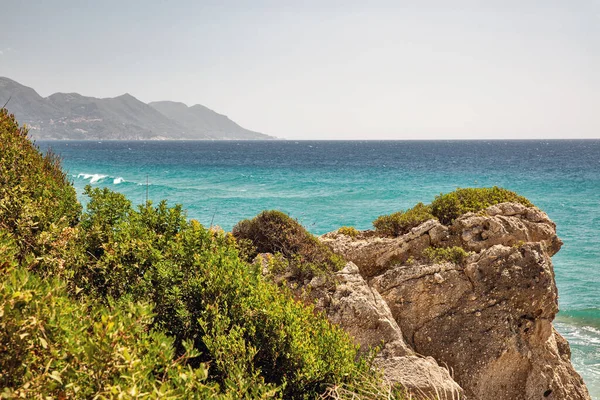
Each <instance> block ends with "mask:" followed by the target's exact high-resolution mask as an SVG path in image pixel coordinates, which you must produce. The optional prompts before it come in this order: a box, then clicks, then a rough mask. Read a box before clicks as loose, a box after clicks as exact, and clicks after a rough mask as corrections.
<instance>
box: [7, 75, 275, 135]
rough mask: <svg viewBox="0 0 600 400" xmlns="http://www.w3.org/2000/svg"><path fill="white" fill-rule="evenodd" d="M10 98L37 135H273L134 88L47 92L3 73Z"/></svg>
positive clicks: (13, 109) (10, 103)
mask: <svg viewBox="0 0 600 400" xmlns="http://www.w3.org/2000/svg"><path fill="white" fill-rule="evenodd" d="M9 99H10V101H9ZM7 101H8V104H7V105H6V108H7V109H8V110H9V111H10V112H11V113H13V114H15V116H16V117H17V118H18V119H19V121H22V122H23V123H25V124H27V125H28V127H29V133H30V136H31V137H32V138H34V139H73V140H160V139H162V140H178V139H185V140H202V139H231V140H256V139H272V137H270V136H268V135H265V134H262V133H258V132H253V131H250V130H247V129H245V128H242V127H241V126H239V125H238V124H236V123H235V122H233V121H231V120H230V119H229V118H228V117H226V116H224V115H221V114H219V113H217V112H215V111H213V110H210V109H209V108H206V107H204V106H202V105H195V106H192V107H187V106H186V105H185V104H183V103H174V102H166V101H165V102H155V103H150V104H146V103H144V102H142V101H140V100H138V99H136V98H135V97H133V96H132V95H130V94H124V95H121V96H118V97H114V98H104V99H99V98H95V97H87V96H83V95H80V94H78V93H55V94H53V95H51V96H48V97H45V98H44V97H42V96H40V95H39V94H38V93H37V92H36V91H35V90H34V89H32V88H30V87H27V86H24V85H22V84H20V83H18V82H15V81H13V80H11V79H8V78H4V77H0V103H1V104H0V105H3V104H4V103H6V102H7Z"/></svg>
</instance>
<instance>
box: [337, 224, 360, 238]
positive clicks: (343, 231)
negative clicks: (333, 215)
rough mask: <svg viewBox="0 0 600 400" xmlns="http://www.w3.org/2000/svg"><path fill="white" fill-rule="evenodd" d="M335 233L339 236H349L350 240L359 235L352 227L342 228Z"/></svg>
mask: <svg viewBox="0 0 600 400" xmlns="http://www.w3.org/2000/svg"><path fill="white" fill-rule="evenodd" d="M337 231H338V233H339V234H342V235H346V236H350V237H351V238H355V237H357V236H358V235H359V234H360V232H359V231H358V230H357V229H356V228H354V227H352V226H342V227H341V228H339V229H338V230H337Z"/></svg>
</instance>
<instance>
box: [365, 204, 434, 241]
mask: <svg viewBox="0 0 600 400" xmlns="http://www.w3.org/2000/svg"><path fill="white" fill-rule="evenodd" d="M435 218H436V217H435V216H434V215H433V214H432V213H431V207H430V206H426V205H424V204H423V203H419V204H417V205H416V206H414V207H413V208H411V209H409V210H406V211H399V212H396V213H393V214H390V215H381V216H379V217H378V218H377V219H376V220H375V221H373V226H374V227H375V231H377V232H378V233H380V234H383V235H386V236H400V235H403V234H405V233H407V232H409V231H410V230H411V229H412V228H414V227H416V226H419V225H421V224H422V223H423V222H425V221H427V220H430V219H435Z"/></svg>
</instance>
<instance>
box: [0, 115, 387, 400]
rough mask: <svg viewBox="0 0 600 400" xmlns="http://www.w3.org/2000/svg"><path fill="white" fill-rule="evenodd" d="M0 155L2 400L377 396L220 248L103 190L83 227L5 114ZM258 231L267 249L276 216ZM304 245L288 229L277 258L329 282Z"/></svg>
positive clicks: (346, 346) (352, 363) (322, 264)
mask: <svg viewBox="0 0 600 400" xmlns="http://www.w3.org/2000/svg"><path fill="white" fill-rule="evenodd" d="M0 146H2V147H1V150H2V151H1V152H0V168H1V169H0V171H1V172H2V173H1V174H0V179H1V181H0V205H1V207H0V393H1V396H2V397H3V398H14V397H32V398H46V397H53V398H87V397H97V398H113V397H118V398H134V397H135V398H138V397H139V398H182V399H183V398H186V399H187V398H229V399H239V398H273V397H275V398H279V397H285V398H292V399H293V398H317V397H318V396H320V395H321V394H323V393H325V392H326V390H327V389H328V388H330V387H332V386H335V385H344V386H347V387H351V388H353V389H355V390H356V391H357V392H361V391H364V390H369V391H372V390H371V388H373V387H374V386H379V387H380V386H381V382H380V380H379V377H378V375H377V374H376V373H375V372H373V371H372V370H371V369H370V366H369V363H368V362H367V361H366V360H364V359H360V358H359V357H358V353H357V348H356V347H355V346H354V345H353V344H352V342H351V340H350V338H349V337H348V335H347V334H346V333H345V332H343V331H342V330H341V329H339V328H337V327H335V326H333V325H331V324H330V323H329V322H328V321H327V320H326V319H325V317H324V316H322V315H316V314H315V313H314V312H313V310H312V309H311V308H310V307H305V306H304V305H302V304H301V303H299V302H297V301H295V300H294V299H293V298H292V297H291V296H290V295H289V294H288V293H286V292H284V291H281V290H280V289H279V288H277V287H276V286H275V285H273V284H270V283H269V282H267V281H265V280H264V279H263V277H262V275H261V271H259V270H258V267H257V266H253V265H251V264H248V263H247V262H246V261H245V260H243V259H242V258H241V257H240V253H239V251H238V245H237V244H236V242H237V241H236V240H235V239H234V237H233V236H232V235H230V234H225V233H222V232H221V233H220V232H212V231H210V230H208V229H205V228H204V227H203V226H202V225H200V224H199V223H198V222H196V221H188V220H187V218H186V215H185V213H184V212H183V211H182V209H181V207H179V206H176V207H168V206H167V204H166V203H165V202H161V203H159V204H158V205H157V206H154V205H153V204H151V203H148V204H145V205H143V206H139V207H138V208H133V207H132V206H131V203H130V202H129V201H128V200H127V199H126V198H125V197H124V196H122V195H121V194H118V193H114V192H111V191H109V190H107V189H92V188H90V187H88V188H86V194H87V195H88V196H89V197H90V201H89V202H88V205H87V208H86V210H85V212H83V213H81V212H80V206H79V204H78V203H77V201H76V198H75V192H74V190H73V188H72V186H71V185H70V183H69V182H68V181H67V179H66V178H65V175H64V173H63V172H62V171H61V169H60V166H59V163H58V161H57V159H56V158H55V157H53V156H41V155H40V154H39V152H38V150H37V149H36V148H35V146H33V145H32V144H31V143H30V142H29V141H28V140H27V137H26V130H25V129H23V128H19V126H18V124H17V123H16V121H15V120H14V118H13V117H12V116H9V115H8V114H7V113H6V111H5V110H2V111H1V112H0ZM265 216H267V217H268V218H266V219H267V221H263V222H268V223H267V225H266V226H267V227H269V229H267V230H266V231H264V232H263V231H261V230H260V229H259V230H258V231H259V232H262V233H260V235H265V236H264V238H265V239H267V238H273V239H276V238H277V235H275V236H273V234H274V233H275V232H279V231H278V229H279V228H281V227H282V226H281V225H280V223H281V222H282V221H283V217H282V216H281V215H277V214H273V213H271V214H269V213H267V214H265ZM284 222H289V221H284ZM269 224H270V225H269ZM242 225H245V226H246V227H247V228H248V232H256V231H255V230H253V229H254V228H253V224H252V222H250V223H246V222H245V223H243V224H242ZM292 225H293V224H292ZM239 231H240V230H239V229H238V232H239ZM302 232H303V231H301V230H299V229H298V228H297V227H295V226H293V227H292V228H290V230H284V233H285V235H286V236H285V237H286V238H288V239H297V242H293V241H292V242H293V243H296V244H297V246H296V247H290V248H288V247H281V246H282V243H279V242H275V243H278V244H277V245H276V246H278V247H277V248H278V249H279V251H281V252H282V253H283V252H286V251H287V252H288V253H286V254H296V255H298V254H299V255H300V261H301V263H306V265H310V268H312V269H314V270H320V271H330V270H333V269H336V268H337V267H338V265H339V264H340V261H339V259H337V258H336V257H335V256H334V255H333V254H332V253H331V252H330V251H329V252H328V251H326V250H325V248H324V247H321V246H319V243H318V242H317V241H316V239H315V238H313V237H311V236H306V235H304V234H303V233H302ZM260 235H259V236H257V237H258V238H262V237H263V236H260ZM269 235H271V236H269ZM267 242H268V241H266V240H265V241H264V242H257V243H261V244H263V243H264V244H265V246H266V243H267ZM286 246H287V245H286ZM257 247H258V246H257ZM271 249H273V248H271ZM258 251H265V250H264V248H259V250H258ZM303 265H304V264H303ZM382 393H384V392H382Z"/></svg>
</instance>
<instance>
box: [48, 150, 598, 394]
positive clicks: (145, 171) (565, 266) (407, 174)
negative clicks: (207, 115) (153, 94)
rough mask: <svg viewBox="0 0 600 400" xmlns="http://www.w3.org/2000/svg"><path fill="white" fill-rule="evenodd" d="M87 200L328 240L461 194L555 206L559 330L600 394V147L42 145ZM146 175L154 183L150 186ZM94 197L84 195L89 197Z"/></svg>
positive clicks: (591, 386) (549, 208) (227, 226)
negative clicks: (274, 227) (165, 207)
mask: <svg viewBox="0 0 600 400" xmlns="http://www.w3.org/2000/svg"><path fill="white" fill-rule="evenodd" d="M39 144H40V147H41V148H42V149H45V148H47V147H48V146H49V145H50V146H51V147H52V148H53V150H54V151H55V152H57V153H59V154H60V155H61V156H62V157H63V165H64V167H65V169H66V170H68V173H69V174H70V175H71V177H72V179H73V182H74V184H75V187H76V188H77V190H78V192H79V193H81V192H82V190H83V187H84V186H85V185H86V184H91V185H92V186H107V187H109V188H111V189H113V190H116V191H119V192H122V193H124V194H126V195H127V196H128V197H129V198H130V199H131V200H132V201H133V202H134V203H143V202H144V201H145V198H146V193H147V194H148V197H149V199H151V200H154V201H158V200H161V199H167V200H168V201H169V202H170V203H171V204H175V203H181V204H183V206H184V208H186V209H187V210H188V216H189V217H190V218H195V219H198V220H199V221H200V222H202V223H203V224H205V225H210V224H211V221H212V223H213V224H215V225H220V226H222V227H223V228H225V229H231V227H232V226H233V225H234V224H235V223H236V222H237V221H239V220H241V219H244V218H249V217H252V216H254V215H256V214H257V213H258V212H260V211H261V210H264V209H280V210H282V211H285V212H286V213H289V214H290V215H291V216H293V217H295V218H298V220H300V221H301V222H302V223H303V224H304V225H305V226H306V227H307V228H308V229H309V230H310V231H311V232H313V233H315V234H322V233H325V232H328V231H331V230H334V229H337V228H338V227H340V226H342V225H352V226H355V227H357V228H359V229H369V228H371V221H372V220H373V219H375V218H376V217H377V216H378V215H381V214H386V213H390V212H393V211H398V210H400V209H406V208H409V207H411V206H412V205H414V204H415V203H417V202H419V201H423V202H429V201H431V200H432V199H433V197H434V196H435V195H437V194H439V193H440V192H448V191H452V190H454V189H455V188H457V187H476V186H493V185H498V186H502V187H506V188H508V189H511V190H514V191H517V192H518V193H520V194H522V195H524V196H526V197H528V198H529V199H530V200H531V201H532V202H533V203H535V204H536V205H537V206H539V207H540V208H542V209H543V210H545V211H546V212H547V213H548V214H549V216H550V217H551V218H552V219H553V220H554V221H555V222H556V224H557V230H558V234H559V236H560V237H561V239H562V240H563V241H564V246H563V248H562V250H561V251H560V252H559V253H558V254H557V255H556V256H554V258H553V261H554V266H555V271H556V280H557V284H558V288H559V294H560V300H559V302H560V309H561V311H560V313H559V315H558V317H557V319H556V327H557V329H558V330H559V331H560V332H561V333H562V334H563V335H564V336H565V337H566V338H567V339H568V340H569V342H570V344H571V349H572V353H573V355H572V358H573V363H574V364H575V367H576V369H577V370H578V371H579V372H580V373H581V374H582V376H583V377H584V380H585V381H586V383H587V385H588V388H589V389H590V391H591V392H592V396H593V397H594V398H595V399H600V141H599V140H587V141H581V140H579V141H568V140H565V141H506V142H504V141H437V142H426V141H423V142H421V141H416V142H415V141H412V142H405V141H394V142H380V141H366V142H357V141H356V142H308V141H299V142H294V141H269V142H220V141H217V142H102V143H99V142H41V143H39ZM146 179H148V182H149V184H148V185H146ZM82 200H83V201H85V199H82Z"/></svg>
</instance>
